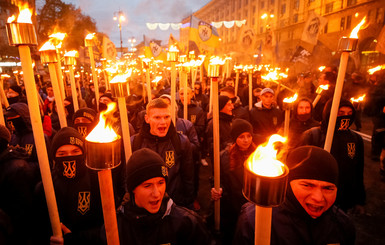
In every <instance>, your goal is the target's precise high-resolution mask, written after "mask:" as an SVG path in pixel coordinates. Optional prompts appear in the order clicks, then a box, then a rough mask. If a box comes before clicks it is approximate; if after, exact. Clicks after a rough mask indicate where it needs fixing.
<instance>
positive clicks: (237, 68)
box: [234, 65, 243, 96]
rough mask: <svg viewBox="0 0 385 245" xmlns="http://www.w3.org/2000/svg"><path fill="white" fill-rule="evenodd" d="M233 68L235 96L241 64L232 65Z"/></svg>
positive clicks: (241, 68)
mask: <svg viewBox="0 0 385 245" xmlns="http://www.w3.org/2000/svg"><path fill="white" fill-rule="evenodd" d="M234 70H235V96H237V94H238V85H239V74H240V73H241V72H242V70H243V66H242V65H239V66H234Z"/></svg>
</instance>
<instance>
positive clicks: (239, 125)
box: [231, 118, 253, 142]
mask: <svg viewBox="0 0 385 245" xmlns="http://www.w3.org/2000/svg"><path fill="white" fill-rule="evenodd" d="M245 132H249V133H250V134H251V135H253V126H251V124H250V123H249V122H248V121H246V120H244V119H240V118H238V119H235V120H234V121H233V123H232V125H231V138H232V139H233V142H235V141H236V140H237V138H238V137H239V135H241V134H243V133H245Z"/></svg>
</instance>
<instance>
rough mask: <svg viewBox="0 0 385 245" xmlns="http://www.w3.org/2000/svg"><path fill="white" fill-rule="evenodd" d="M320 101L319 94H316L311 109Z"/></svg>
mask: <svg viewBox="0 0 385 245" xmlns="http://www.w3.org/2000/svg"><path fill="white" fill-rule="evenodd" d="M320 99H321V94H317V96H316V97H315V99H314V101H313V108H314V107H315V106H316V105H317V103H318V101H319V100H320Z"/></svg>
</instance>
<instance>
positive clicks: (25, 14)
mask: <svg viewBox="0 0 385 245" xmlns="http://www.w3.org/2000/svg"><path fill="white" fill-rule="evenodd" d="M31 17H32V11H31V10H30V9H29V8H28V3H25V4H23V5H20V6H19V16H18V17H17V21H16V22H17V23H28V24H32V19H31ZM15 19H16V17H15V16H14V15H12V16H11V17H9V18H8V20H7V22H8V23H12V22H14V21H15Z"/></svg>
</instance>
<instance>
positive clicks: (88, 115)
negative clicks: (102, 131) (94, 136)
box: [72, 108, 96, 122]
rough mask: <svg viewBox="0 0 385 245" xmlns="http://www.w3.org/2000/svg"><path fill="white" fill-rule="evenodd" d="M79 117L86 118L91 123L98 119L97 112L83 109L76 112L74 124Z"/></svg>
mask: <svg viewBox="0 0 385 245" xmlns="http://www.w3.org/2000/svg"><path fill="white" fill-rule="evenodd" d="M78 117H85V118H87V119H88V120H90V121H91V122H94V121H95V117H96V111H95V110H93V109H91V108H81V109H79V110H77V111H76V112H75V114H74V116H73V119H72V121H73V122H74V121H75V119H76V118H78Z"/></svg>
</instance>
